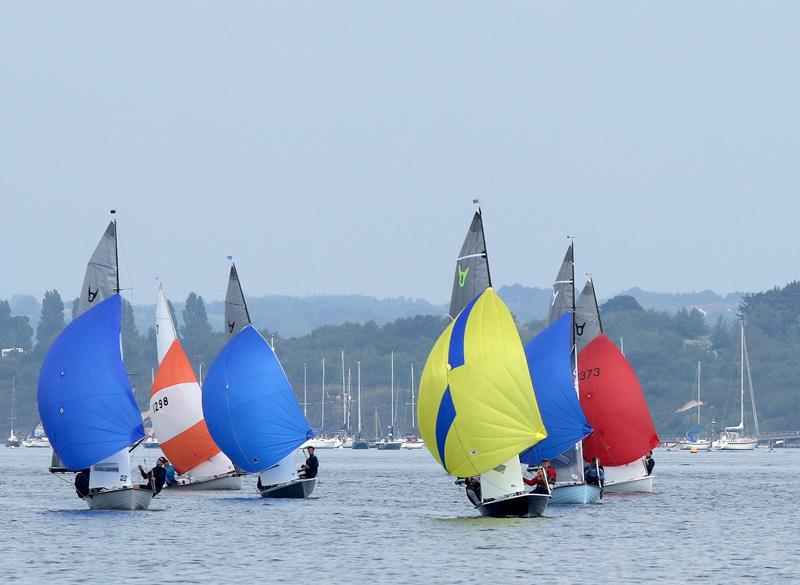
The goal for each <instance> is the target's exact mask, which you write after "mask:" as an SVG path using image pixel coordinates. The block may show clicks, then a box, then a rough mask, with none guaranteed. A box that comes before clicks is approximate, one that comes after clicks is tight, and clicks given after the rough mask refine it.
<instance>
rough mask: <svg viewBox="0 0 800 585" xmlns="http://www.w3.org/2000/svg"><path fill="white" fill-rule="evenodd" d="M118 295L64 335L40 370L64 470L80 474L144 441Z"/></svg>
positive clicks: (44, 405) (47, 419)
mask: <svg viewBox="0 0 800 585" xmlns="http://www.w3.org/2000/svg"><path fill="white" fill-rule="evenodd" d="M120 324H121V300H120V296H119V295H117V294H115V295H112V296H111V297H109V298H108V299H106V300H104V301H103V302H102V303H100V304H99V305H96V306H94V307H92V308H91V309H89V310H88V311H86V312H85V313H83V314H82V315H80V316H79V317H78V318H77V319H75V320H74V321H72V322H71V323H70V324H69V325H67V327H66V328H65V329H64V330H63V331H62V332H61V334H60V335H59V336H58V337H57V338H56V340H55V341H54V342H53V345H52V346H51V347H50V350H49V351H48V352H47V355H46V356H45V359H44V363H43V364H42V369H41V371H40V372H39V392H38V401H39V416H40V417H41V419H42V426H43V427H44V430H45V432H46V434H47V436H48V437H49V438H50V444H51V445H52V446H53V449H54V450H55V452H56V453H57V454H58V456H59V457H60V458H61V461H63V463H64V466H65V467H67V468H69V469H72V470H74V471H77V470H79V469H83V468H85V467H89V466H90V465H94V464H95V463H98V462H100V461H102V460H103V459H105V458H107V457H109V456H110V455H113V454H114V453H116V452H117V451H121V450H122V449H124V448H125V447H128V446H130V445H132V444H133V443H135V442H136V441H139V440H141V439H143V438H144V430H143V428H142V416H141V414H140V413H139V408H138V407H137V406H136V400H135V399H134V397H133V391H132V390H131V385H130V383H129V382H128V377H127V376H126V374H125V366H124V364H123V363H122V352H121V350H120V337H119V335H120Z"/></svg>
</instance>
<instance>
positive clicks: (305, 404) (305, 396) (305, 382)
mask: <svg viewBox="0 0 800 585" xmlns="http://www.w3.org/2000/svg"><path fill="white" fill-rule="evenodd" d="M307 410H308V368H307V367H306V363H305V362H303V416H305V417H306V418H308V412H307Z"/></svg>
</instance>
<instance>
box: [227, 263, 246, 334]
mask: <svg viewBox="0 0 800 585" xmlns="http://www.w3.org/2000/svg"><path fill="white" fill-rule="evenodd" d="M249 324H250V313H248V311H247V303H246V302H245V300H244V293H243V292H242V285H241V283H240V282H239V274H238V273H237V272H236V264H231V274H230V277H229V278H228V292H227V293H226V294H225V332H226V333H227V334H228V336H229V337H230V336H233V335H236V334H237V333H238V332H239V331H241V330H242V329H243V328H244V327H246V326H247V325H249Z"/></svg>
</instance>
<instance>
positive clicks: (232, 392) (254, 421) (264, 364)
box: [203, 325, 314, 473]
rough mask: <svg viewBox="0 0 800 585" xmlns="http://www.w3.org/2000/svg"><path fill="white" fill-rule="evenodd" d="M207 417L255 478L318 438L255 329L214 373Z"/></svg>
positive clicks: (206, 391)
mask: <svg viewBox="0 0 800 585" xmlns="http://www.w3.org/2000/svg"><path fill="white" fill-rule="evenodd" d="M203 415H204V417H205V419H206V425H208V431H209V432H210V433H211V437H212V438H213V439H214V442H215V443H216V444H217V445H219V448H220V449H222V451H223V452H224V453H225V454H226V455H227V456H228V457H230V458H231V460H232V461H233V462H234V463H235V464H236V465H237V466H239V467H240V468H241V469H244V470H245V471H248V472H250V473H258V472H260V471H263V470H265V469H267V468H268V467H272V466H273V465H275V464H276V463H278V462H279V461H280V460H281V459H283V458H284V457H286V456H287V455H289V454H290V453H291V452H292V451H294V450H295V449H297V448H298V447H299V446H300V445H302V444H303V443H305V442H306V441H307V440H308V439H310V438H312V437H313V436H314V433H313V431H312V430H311V427H310V426H309V424H308V421H307V420H306V418H305V417H304V416H303V411H302V410H301V409H300V405H299V404H298V403H297V399H296V398H295V396H294V392H293V391H292V387H291V386H290V385H289V380H288V379H287V378H286V374H285V373H284V371H283V368H282V367H281V364H280V362H279V361H278V358H277V357H275V353H274V352H273V351H272V348H271V347H270V346H269V343H267V341H266V340H265V339H264V338H263V337H262V336H261V334H260V333H259V332H258V331H256V330H255V328H254V327H253V326H252V325H247V326H246V327H244V329H242V330H241V331H240V332H239V333H237V334H236V335H235V336H234V337H233V338H232V339H231V340H230V341H229V342H228V343H227V345H226V346H225V347H224V348H223V349H222V351H221V352H220V353H219V355H218V356H217V359H216V360H214V363H213V364H212V366H211V369H210V370H209V371H208V376H207V377H206V379H205V382H204V383H203Z"/></svg>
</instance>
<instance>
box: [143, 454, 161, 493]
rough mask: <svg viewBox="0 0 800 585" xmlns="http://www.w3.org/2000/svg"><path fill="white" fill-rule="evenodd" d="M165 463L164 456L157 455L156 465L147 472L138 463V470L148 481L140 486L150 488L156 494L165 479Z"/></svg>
mask: <svg viewBox="0 0 800 585" xmlns="http://www.w3.org/2000/svg"><path fill="white" fill-rule="evenodd" d="M166 465H167V458H166V457H159V458H158V461H156V466H155V467H153V469H151V470H150V471H147V472H146V471H145V470H144V467H142V466H141V465H140V466H139V472H140V473H141V474H142V477H143V478H145V479H146V480H148V481H149V483H147V484H145V485H142V486H140V487H143V488H148V489H151V490H153V491H154V492H155V493H156V494H158V493H159V492H160V491H161V488H163V487H164V483H165V482H166V481H167V470H166V469H165V468H166Z"/></svg>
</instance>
